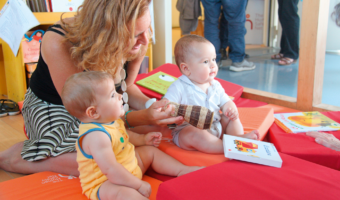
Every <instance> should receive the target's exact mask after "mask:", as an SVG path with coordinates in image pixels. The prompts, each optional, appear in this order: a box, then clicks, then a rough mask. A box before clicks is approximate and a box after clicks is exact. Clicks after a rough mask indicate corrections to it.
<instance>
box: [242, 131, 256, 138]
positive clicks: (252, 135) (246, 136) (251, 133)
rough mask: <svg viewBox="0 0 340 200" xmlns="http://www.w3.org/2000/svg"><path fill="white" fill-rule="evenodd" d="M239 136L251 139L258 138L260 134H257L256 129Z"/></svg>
mask: <svg viewBox="0 0 340 200" xmlns="http://www.w3.org/2000/svg"><path fill="white" fill-rule="evenodd" d="M241 137H244V138H248V139H252V140H259V139H260V134H259V132H258V130H253V131H251V132H249V133H246V134H244V135H243V136H241Z"/></svg>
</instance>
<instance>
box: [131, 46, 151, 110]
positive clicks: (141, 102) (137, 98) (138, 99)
mask: <svg viewBox="0 0 340 200" xmlns="http://www.w3.org/2000/svg"><path fill="white" fill-rule="evenodd" d="M143 52H144V51H143ZM143 59H144V54H142V55H141V56H139V57H137V58H136V59H134V60H132V61H130V62H129V64H128V66H127V72H126V73H128V77H127V79H126V84H127V90H126V92H127V93H128V95H129V105H130V107H132V108H134V109H136V110H141V109H145V103H146V102H147V101H148V100H149V99H150V98H149V97H147V96H145V95H144V94H143V93H142V92H141V91H140V89H139V88H138V87H137V85H135V84H134V82H135V80H136V77H137V75H138V72H139V70H140V66H141V64H142V61H143Z"/></svg>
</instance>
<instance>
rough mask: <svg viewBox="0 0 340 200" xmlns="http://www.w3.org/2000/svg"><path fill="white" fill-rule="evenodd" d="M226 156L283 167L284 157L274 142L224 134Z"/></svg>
mask: <svg viewBox="0 0 340 200" xmlns="http://www.w3.org/2000/svg"><path fill="white" fill-rule="evenodd" d="M223 148H224V156H225V157H226V158H231V159H235V160H242V161H246V162H251V163H257V164H261V165H268V166H272V167H278V168H281V166H282V159H281V157H280V155H279V153H278V152H277V150H276V148H275V146H274V144H272V143H269V142H263V141H257V140H251V139H247V138H242V137H236V136H231V135H224V136H223Z"/></svg>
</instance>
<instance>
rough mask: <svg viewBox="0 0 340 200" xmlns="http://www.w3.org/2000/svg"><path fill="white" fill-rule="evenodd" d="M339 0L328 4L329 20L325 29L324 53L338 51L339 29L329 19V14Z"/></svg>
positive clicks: (331, 0) (339, 47)
mask: <svg viewBox="0 0 340 200" xmlns="http://www.w3.org/2000/svg"><path fill="white" fill-rule="evenodd" d="M339 2H340V0H330V3H329V19H328V29H327V43H326V51H334V50H340V36H339V35H340V27H339V26H337V25H336V24H335V22H334V20H332V18H331V14H332V12H333V10H334V6H335V5H336V4H338V3H339Z"/></svg>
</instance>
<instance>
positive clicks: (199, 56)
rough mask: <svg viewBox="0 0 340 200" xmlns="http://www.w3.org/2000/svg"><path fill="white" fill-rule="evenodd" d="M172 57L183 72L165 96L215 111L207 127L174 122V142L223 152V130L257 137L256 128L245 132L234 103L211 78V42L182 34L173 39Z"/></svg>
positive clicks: (213, 68) (214, 66)
mask: <svg viewBox="0 0 340 200" xmlns="http://www.w3.org/2000/svg"><path fill="white" fill-rule="evenodd" d="M175 60H176V64H177V66H178V67H179V69H180V70H181V72H182V74H183V75H182V76H181V77H179V78H178V80H176V81H175V82H174V83H173V84H172V85H171V86H170V87H169V88H168V91H167V93H166V94H165V96H164V98H166V99H168V100H169V101H172V102H175V103H178V104H186V105H199V106H204V107H207V108H208V109H209V110H211V111H213V112H214V119H213V124H212V126H211V128H210V129H209V130H201V129H198V128H196V127H194V126H192V125H190V124H189V123H186V122H185V123H183V124H182V125H179V126H177V127H176V128H175V129H174V130H173V131H172V135H173V141H174V143H175V144H176V145H177V146H179V147H180V148H183V149H186V150H198V151H201V152H205V153H223V143H222V136H223V134H228V135H234V136H239V137H245V138H250V139H254V140H257V139H258V138H259V133H258V131H257V130H253V131H251V132H249V133H246V134H244V131H243V126H242V124H241V121H240V119H239V118H238V111H237V107H236V105H235V103H234V102H233V101H232V100H231V99H230V98H229V96H228V95H227V94H226V93H225V91H224V89H223V88H222V86H221V84H220V83H219V82H218V81H216V80H215V79H214V78H215V77H216V75H217V72H218V67H217V64H216V53H215V47H214V45H213V44H211V43H210V42H209V41H208V40H207V39H205V38H204V37H201V36H198V35H187V36H184V37H182V38H181V39H179V40H178V42H177V43H176V46H175ZM220 110H221V111H222V114H220Z"/></svg>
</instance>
